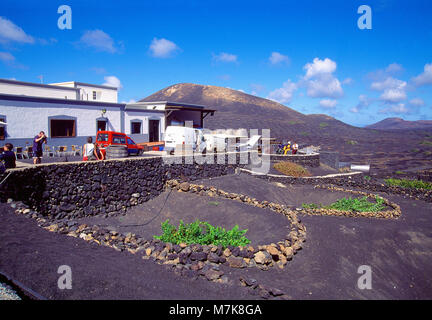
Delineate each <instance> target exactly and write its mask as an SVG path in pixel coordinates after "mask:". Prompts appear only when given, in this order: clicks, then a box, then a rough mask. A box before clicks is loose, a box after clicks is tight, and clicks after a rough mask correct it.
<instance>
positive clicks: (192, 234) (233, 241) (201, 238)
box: [154, 219, 250, 248]
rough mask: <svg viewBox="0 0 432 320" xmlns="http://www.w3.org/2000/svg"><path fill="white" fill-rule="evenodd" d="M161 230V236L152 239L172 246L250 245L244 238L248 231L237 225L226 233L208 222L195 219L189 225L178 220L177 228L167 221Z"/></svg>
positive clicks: (223, 229) (163, 223)
mask: <svg viewBox="0 0 432 320" xmlns="http://www.w3.org/2000/svg"><path fill="white" fill-rule="evenodd" d="M161 229H162V235H160V236H154V238H155V239H159V240H161V241H163V242H170V243H174V244H180V243H186V244H201V245H210V244H213V245H216V246H219V245H220V246H222V247H224V248H226V247H228V246H246V245H248V244H249V243H250V240H249V239H247V238H246V237H245V236H244V235H245V234H246V232H247V231H248V230H247V229H245V230H240V229H239V226H238V225H235V226H234V228H232V229H231V230H228V231H227V230H225V228H222V227H219V226H217V227H214V226H212V225H211V224H210V223H208V222H205V221H200V220H198V219H197V220H195V221H194V222H192V223H189V224H185V223H184V222H183V220H180V223H179V226H178V227H175V226H174V225H172V224H170V223H169V219H168V220H165V221H164V222H162V224H161Z"/></svg>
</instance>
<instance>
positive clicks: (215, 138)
mask: <svg viewBox="0 0 432 320" xmlns="http://www.w3.org/2000/svg"><path fill="white" fill-rule="evenodd" d="M204 139H205V141H206V149H207V151H208V152H225V151H226V149H227V143H228V139H227V138H225V137H224V136H223V135H218V134H205V133H204Z"/></svg>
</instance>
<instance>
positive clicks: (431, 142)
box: [420, 140, 432, 146]
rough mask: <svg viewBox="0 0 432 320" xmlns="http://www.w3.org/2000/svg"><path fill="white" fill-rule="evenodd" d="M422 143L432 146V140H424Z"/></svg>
mask: <svg viewBox="0 0 432 320" xmlns="http://www.w3.org/2000/svg"><path fill="white" fill-rule="evenodd" d="M420 144H421V145H423V146H432V141H428V140H424V141H422V142H421V143H420Z"/></svg>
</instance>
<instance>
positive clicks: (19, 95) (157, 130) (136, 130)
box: [0, 79, 215, 147]
mask: <svg viewBox="0 0 432 320" xmlns="http://www.w3.org/2000/svg"><path fill="white" fill-rule="evenodd" d="M214 111H215V110H211V109H206V108H205V107H204V106H199V105H193V104H184V103H176V102H168V101H158V102H138V103H134V104H124V103H118V102H117V89H116V88H113V87H108V86H101V85H91V84H85V83H81V82H62V83H55V84H37V83H29V82H21V81H15V80H3V79H0V145H2V143H6V142H10V143H12V144H13V145H14V146H15V147H26V146H31V145H32V141H33V138H34V136H36V135H37V134H38V133H39V132H40V131H44V132H45V134H46V135H47V136H48V145H49V146H71V145H82V144H84V143H85V141H86V138H87V137H89V136H91V137H93V138H95V136H96V133H97V131H99V130H109V131H118V132H124V133H126V134H128V135H129V136H130V137H132V139H134V140H135V142H137V143H140V142H152V141H161V140H163V135H164V132H165V128H166V127H167V126H168V125H185V122H186V121H193V125H194V126H196V127H203V125H204V118H205V117H206V116H207V115H208V114H211V115H213V113H214Z"/></svg>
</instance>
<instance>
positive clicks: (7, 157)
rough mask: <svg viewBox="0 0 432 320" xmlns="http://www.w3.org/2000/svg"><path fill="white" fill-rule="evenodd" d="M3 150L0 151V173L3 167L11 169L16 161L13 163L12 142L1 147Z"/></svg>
mask: <svg viewBox="0 0 432 320" xmlns="http://www.w3.org/2000/svg"><path fill="white" fill-rule="evenodd" d="M3 149H4V152H3V153H0V162H3V163H0V173H2V171H3V170H5V169H12V168H16V163H15V159H16V157H15V153H14V152H13V151H12V150H13V145H12V143H6V144H5V145H4V147H3Z"/></svg>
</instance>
